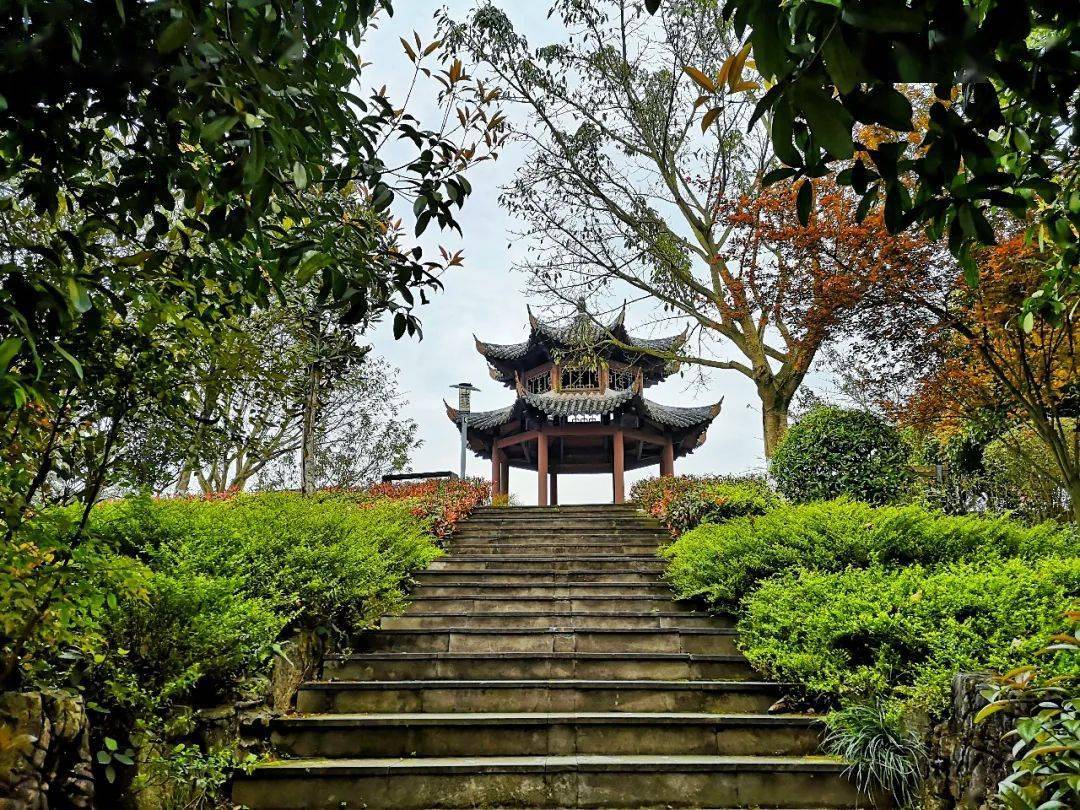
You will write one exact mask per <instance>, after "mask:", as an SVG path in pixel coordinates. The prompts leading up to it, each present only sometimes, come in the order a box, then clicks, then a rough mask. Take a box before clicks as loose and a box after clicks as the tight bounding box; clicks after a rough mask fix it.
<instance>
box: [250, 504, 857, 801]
mask: <svg viewBox="0 0 1080 810" xmlns="http://www.w3.org/2000/svg"><path fill="white" fill-rule="evenodd" d="M664 539H665V534H664V532H663V531H662V529H661V528H660V527H659V526H658V525H657V524H655V523H653V522H651V521H649V520H647V519H646V518H644V517H643V516H642V515H641V514H640V513H639V512H637V511H635V509H634V508H633V506H630V505H611V506H564V507H550V508H537V507H510V508H501V509H492V508H487V509H482V510H479V511H478V512H477V513H475V514H474V516H473V517H471V518H470V519H469V520H468V521H466V522H465V523H464V524H462V526H461V528H460V530H459V532H458V534H457V535H456V536H455V539H454V543H453V547H452V549H451V553H450V554H449V555H448V556H446V557H444V558H442V559H440V560H438V561H436V562H435V563H434V564H433V565H432V566H431V568H429V569H428V570H427V571H424V572H422V573H420V574H418V575H417V577H416V580H417V586H416V588H415V590H414V592H413V597H414V598H413V602H412V604H411V605H410V606H409V608H408V609H407V610H406V612H405V613H404V615H401V616H388V617H385V618H384V619H383V621H382V629H381V630H379V631H375V632H372V633H369V634H367V635H365V636H364V637H363V638H362V639H361V640H360V642H359V644H360V647H359V649H358V650H357V651H356V652H355V653H353V654H351V655H349V656H346V657H342V658H339V659H332V660H329V661H327V663H326V665H325V673H324V677H325V680H322V681H317V682H312V683H308V684H306V685H305V686H304V687H303V688H302V690H301V692H300V694H299V697H298V699H297V710H298V713H297V714H296V715H294V716H289V717H284V718H280V719H278V720H276V721H275V722H274V725H273V729H272V734H273V742H274V744H275V746H276V747H277V749H278V750H279V751H281V752H283V753H284V754H287V755H288V756H289V757H290V758H289V759H282V760H280V761H276V762H272V763H268V764H266V765H263V766H260V767H258V768H256V769H255V770H254V771H253V772H252V773H251V774H250V775H243V774H241V775H238V777H237V781H236V784H235V787H234V793H233V800H234V802H235V803H237V804H241V805H246V806H248V807H250V808H254V809H255V810H269V809H270V808H275V809H278V808H280V809H282V810H283V809H284V808H364V807H371V808H376V807H394V808H402V810H404V808H435V807H440V808H441V807H550V808H571V807H573V808H578V807H595V808H599V807H619V808H630V807H635V808H639V807H795V808H811V807H855V806H859V805H864V806H865V805H866V804H867V803H866V802H865V801H863V800H861V799H860V797H859V796H858V795H857V793H856V791H855V789H854V788H853V786H852V785H851V784H850V782H848V781H847V780H846V779H845V778H844V777H843V776H842V771H843V770H844V764H843V763H842V762H839V761H837V760H836V759H833V758H830V757H827V756H822V755H820V754H819V753H818V746H819V740H820V733H821V728H820V726H819V723H818V721H816V720H814V719H813V718H810V717H806V716H800V715H785V714H769V713H768V711H767V710H768V708H769V707H770V706H771V705H772V704H773V703H774V702H775V701H776V700H777V698H778V697H779V695H780V688H779V687H778V686H777V685H776V684H771V683H764V682H761V681H760V680H758V679H757V677H756V675H755V673H754V672H753V670H751V669H750V668H749V666H748V665H747V664H746V662H745V661H744V660H743V658H742V657H741V656H740V655H739V654H738V652H737V650H736V648H735V643H734V642H735V637H734V630H733V628H732V627H731V625H730V624H729V623H727V622H725V621H722V620H719V619H715V618H711V617H708V616H705V615H702V614H700V613H695V612H694V611H693V610H692V609H691V608H690V607H688V606H686V605H684V604H680V603H678V602H674V601H672V597H671V591H670V589H669V588H668V587H667V586H666V585H665V584H664V583H663V582H662V581H661V580H660V574H661V569H662V564H661V561H660V560H658V559H657V557H656V555H655V552H656V548H657V546H658V545H659V544H660V543H662V542H663V541H664Z"/></svg>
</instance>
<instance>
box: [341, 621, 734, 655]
mask: <svg viewBox="0 0 1080 810" xmlns="http://www.w3.org/2000/svg"><path fill="white" fill-rule="evenodd" d="M356 649H357V651H358V652H685V653H708V654H713V655H717V654H721V655H724V654H734V653H735V652H736V649H735V631H734V630H733V629H730V628H687V629H684V630H678V629H671V630H574V629H573V628H547V629H535V628H522V629H521V630H510V629H499V630H481V629H469V628H445V629H439V630H378V631H375V632H371V633H365V634H364V635H363V636H361V637H360V638H359V639H357V641H356Z"/></svg>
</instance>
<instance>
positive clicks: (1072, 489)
mask: <svg viewBox="0 0 1080 810" xmlns="http://www.w3.org/2000/svg"><path fill="white" fill-rule="evenodd" d="M1068 493H1069V499H1070V500H1071V501H1072V519H1073V523H1077V524H1080V479H1075V480H1073V482H1072V483H1071V484H1069V488H1068Z"/></svg>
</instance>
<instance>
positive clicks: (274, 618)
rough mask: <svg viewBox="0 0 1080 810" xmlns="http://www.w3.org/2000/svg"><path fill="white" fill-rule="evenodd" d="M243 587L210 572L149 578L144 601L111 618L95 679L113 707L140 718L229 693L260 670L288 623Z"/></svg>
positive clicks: (124, 605)
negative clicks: (197, 697) (177, 702)
mask: <svg viewBox="0 0 1080 810" xmlns="http://www.w3.org/2000/svg"><path fill="white" fill-rule="evenodd" d="M237 586H238V583H237V582H236V581H234V580H229V579H225V578H222V577H213V576H208V575H203V574H186V573H185V574H182V575H175V574H166V573H161V572H151V573H149V574H148V576H147V582H146V592H145V594H144V595H143V597H142V598H130V599H126V600H123V601H120V602H119V603H118V604H117V607H116V609H115V610H112V611H110V613H109V616H108V619H107V622H106V628H107V631H106V632H107V637H108V640H109V643H110V646H111V650H110V652H111V654H110V655H107V656H105V658H104V660H103V661H102V663H101V665H100V668H99V670H98V671H97V672H96V673H95V678H96V680H97V681H98V683H99V687H98V688H99V689H100V690H101V691H102V692H103V693H104V696H105V700H106V702H107V703H112V704H114V705H116V706H118V707H120V708H122V709H124V710H126V711H128V712H130V713H132V714H134V715H137V716H138V715H143V714H145V713H147V712H153V711H156V710H157V709H158V707H163V706H167V705H168V704H169V702H170V701H172V700H174V699H178V698H183V697H187V696H189V695H190V694H192V693H194V692H196V691H197V692H200V693H202V694H207V695H219V694H224V693H227V692H228V691H230V690H231V689H232V687H233V686H234V684H235V683H236V682H238V681H240V680H242V679H244V678H246V677H248V676H250V675H251V674H252V673H254V672H256V671H257V670H258V669H259V668H260V667H261V666H262V665H263V664H264V663H265V661H266V660H267V658H268V657H269V656H270V654H271V649H272V645H273V643H274V641H275V640H276V639H277V638H278V636H279V635H280V633H281V631H282V629H283V628H284V627H285V625H286V624H287V623H288V617H287V616H283V615H281V614H280V613H279V612H277V611H275V610H274V608H273V606H272V605H271V604H270V603H269V602H268V601H267V600H264V599H259V598H257V597H251V596H243V595H241V594H239V593H238V590H239V589H238V587H237ZM121 650H122V651H124V652H123V653H122V654H121V653H120V651H121Z"/></svg>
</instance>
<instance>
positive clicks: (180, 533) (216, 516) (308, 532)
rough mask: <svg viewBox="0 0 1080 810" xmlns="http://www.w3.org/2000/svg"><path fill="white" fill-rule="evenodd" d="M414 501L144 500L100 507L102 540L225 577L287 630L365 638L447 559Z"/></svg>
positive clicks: (190, 574) (183, 571)
mask: <svg viewBox="0 0 1080 810" xmlns="http://www.w3.org/2000/svg"><path fill="white" fill-rule="evenodd" d="M414 505H415V504H414V503H411V502H409V501H407V500H402V501H396V502H394V501H387V500H375V501H373V502H372V503H370V504H366V505H365V506H364V507H363V508H358V507H357V506H356V505H354V504H352V503H349V502H348V501H347V500H346V499H343V498H320V499H318V500H312V499H310V498H305V497H303V496H301V495H299V494H297V493H285V492H277V493H264V494H258V495H243V494H241V495H237V496H235V497H232V498H226V499H221V500H201V499H172V500H152V499H149V498H137V499H134V500H129V501H122V502H119V503H115V504H106V505H104V506H103V507H101V508H99V509H98V510H97V512H96V514H95V516H94V521H93V523H92V528H93V530H94V531H96V532H99V533H101V534H102V535H103V536H105V537H109V538H110V539H112V540H113V541H114V542H116V543H117V544H118V545H120V547H121V548H124V549H126V550H128V551H129V552H130V553H134V554H137V555H139V556H142V557H144V558H145V559H147V560H148V561H149V563H150V566H151V567H152V568H154V569H155V570H157V571H163V572H167V573H169V574H170V575H171V576H172V577H175V578H178V579H184V580H190V581H192V582H195V581H198V578H199V577H219V578H224V579H225V580H227V581H230V582H231V583H232V587H233V588H234V589H235V592H236V593H238V594H239V595H241V596H243V597H245V598H248V599H257V600H265V602H266V604H267V605H269V606H270V607H271V608H272V609H273V611H274V612H275V613H276V614H277V615H279V616H282V617H284V618H285V619H286V620H287V621H290V622H297V623H300V624H302V625H305V626H308V627H315V626H318V625H328V626H333V627H336V628H338V629H339V630H341V631H343V632H347V631H354V630H359V629H362V628H364V627H365V626H367V625H368V624H370V623H371V622H372V621H373V620H374V619H375V618H377V617H378V616H379V615H381V614H383V613H385V612H391V611H393V610H394V609H396V608H397V607H399V606H400V604H401V602H402V599H403V596H404V594H403V590H402V589H403V585H404V583H405V580H406V578H407V576H408V575H409V572H411V571H413V570H415V569H417V568H423V567H425V566H426V565H427V564H428V563H429V562H430V561H431V560H433V559H434V558H435V557H436V556H438V555H439V553H440V552H439V550H438V548H437V547H436V545H435V543H434V539H433V536H432V535H431V534H430V532H429V530H428V525H429V524H428V523H427V521H425V520H423V519H421V518H418V517H417V516H416V515H414V514H413V511H412V509H413V506H414Z"/></svg>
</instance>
